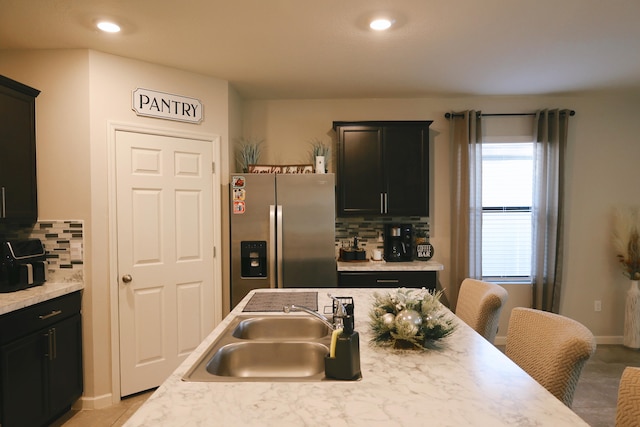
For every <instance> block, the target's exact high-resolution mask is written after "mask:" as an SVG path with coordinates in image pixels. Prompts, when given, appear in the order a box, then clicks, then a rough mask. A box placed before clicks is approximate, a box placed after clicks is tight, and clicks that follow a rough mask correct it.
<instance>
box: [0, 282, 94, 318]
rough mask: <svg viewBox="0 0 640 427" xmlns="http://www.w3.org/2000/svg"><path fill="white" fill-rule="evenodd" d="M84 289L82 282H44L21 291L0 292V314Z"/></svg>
mask: <svg viewBox="0 0 640 427" xmlns="http://www.w3.org/2000/svg"><path fill="white" fill-rule="evenodd" d="M81 289H84V283H83V282H75V281H72V282H45V283H44V284H43V285H40V286H34V287H32V288H27V289H23V290H21V291H15V292H7V293H0V315H2V314H6V313H10V312H12V311H15V310H20V309H21V308H25V307H29V306H31V305H34V304H38V303H41V302H44V301H47V300H50V299H53V298H57V297H59V296H62V295H66V294H70V293H71V292H75V291H79V290H81Z"/></svg>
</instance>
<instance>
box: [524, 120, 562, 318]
mask: <svg viewBox="0 0 640 427" xmlns="http://www.w3.org/2000/svg"><path fill="white" fill-rule="evenodd" d="M569 113H570V112H569V111H568V110H557V109H556V110H541V111H538V112H537V113H536V116H535V121H534V138H535V139H534V141H535V143H536V144H535V147H536V148H535V151H534V192H533V248H532V256H533V263H532V274H533V298H532V300H533V308H537V309H540V310H545V311H551V312H554V313H558V311H559V309H560V291H561V289H562V261H563V260H562V255H563V253H562V247H563V233H564V224H563V223H564V221H563V211H564V163H565V151H566V146H567V132H568V126H569V116H570V114H569Z"/></svg>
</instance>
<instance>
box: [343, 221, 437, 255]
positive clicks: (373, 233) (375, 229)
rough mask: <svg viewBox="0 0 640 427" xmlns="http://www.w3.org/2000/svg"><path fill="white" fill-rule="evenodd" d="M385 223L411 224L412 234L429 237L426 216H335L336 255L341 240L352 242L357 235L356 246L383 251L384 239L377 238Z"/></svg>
mask: <svg viewBox="0 0 640 427" xmlns="http://www.w3.org/2000/svg"><path fill="white" fill-rule="evenodd" d="M385 224H412V225H413V233H414V236H415V234H416V233H417V232H424V233H425V234H426V236H427V237H429V218H428V217H395V218H376V217H371V218H366V217H365V218H362V217H359V218H346V217H341V218H336V256H338V254H339V251H340V247H341V246H342V243H343V242H346V241H349V242H353V238H354V237H355V236H358V242H359V243H358V246H359V247H361V248H364V249H365V250H366V251H367V254H368V256H371V251H373V250H374V249H380V250H382V251H384V240H383V239H378V235H379V234H384V226H385Z"/></svg>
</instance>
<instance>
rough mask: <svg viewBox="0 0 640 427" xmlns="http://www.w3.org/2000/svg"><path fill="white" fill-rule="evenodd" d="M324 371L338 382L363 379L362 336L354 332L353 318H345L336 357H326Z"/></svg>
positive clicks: (338, 340)
mask: <svg viewBox="0 0 640 427" xmlns="http://www.w3.org/2000/svg"><path fill="white" fill-rule="evenodd" d="M332 345H334V344H332ZM332 353H333V352H332ZM330 354H331V353H330ZM324 370H325V375H326V376H327V377H328V378H335V379H338V380H358V379H360V378H361V377H362V374H361V372H360V335H359V334H358V332H356V331H354V320H353V316H346V317H345V318H344V329H343V330H342V332H341V333H340V334H339V335H338V337H337V339H336V340H335V357H331V356H327V357H325V359H324Z"/></svg>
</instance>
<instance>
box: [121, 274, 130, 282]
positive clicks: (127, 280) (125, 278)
mask: <svg viewBox="0 0 640 427" xmlns="http://www.w3.org/2000/svg"><path fill="white" fill-rule="evenodd" d="M132 280H133V277H131V275H130V274H125V275H124V276H122V281H123V282H124V283H129V282H130V281H132Z"/></svg>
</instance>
